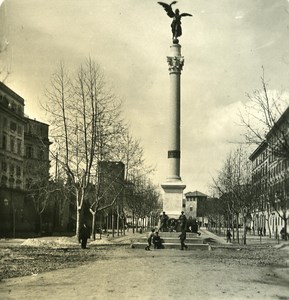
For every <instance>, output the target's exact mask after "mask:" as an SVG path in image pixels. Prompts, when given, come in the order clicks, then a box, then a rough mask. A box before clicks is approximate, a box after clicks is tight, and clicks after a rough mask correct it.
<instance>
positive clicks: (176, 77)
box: [161, 43, 186, 218]
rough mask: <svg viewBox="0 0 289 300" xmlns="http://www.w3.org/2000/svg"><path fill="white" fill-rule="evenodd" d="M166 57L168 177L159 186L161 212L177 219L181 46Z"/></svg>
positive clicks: (180, 189) (179, 205)
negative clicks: (161, 199) (168, 95)
mask: <svg viewBox="0 0 289 300" xmlns="http://www.w3.org/2000/svg"><path fill="white" fill-rule="evenodd" d="M170 48H171V53H170V56H168V57H167V61H168V65H169V74H170V98H169V106H168V107H169V125H168V133H169V138H168V147H169V149H168V176H167V179H166V182H165V183H163V184H162V185H161V186H162V188H163V190H164V198H163V211H165V212H166V214H167V215H168V216H169V217H170V218H177V217H178V216H179V215H180V212H181V211H182V210H183V206H182V204H183V190H184V189H185V187H186V186H185V185H184V184H183V183H182V180H181V177H180V159H181V146H180V144H181V140H180V136H181V71H182V68H183V65H184V58H183V56H182V55H181V45H179V44H178V43H174V44H173V45H171V47H170Z"/></svg>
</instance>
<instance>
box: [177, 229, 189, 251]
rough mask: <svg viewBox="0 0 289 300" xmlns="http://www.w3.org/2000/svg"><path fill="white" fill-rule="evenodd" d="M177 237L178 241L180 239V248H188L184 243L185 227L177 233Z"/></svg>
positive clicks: (185, 236)
mask: <svg viewBox="0 0 289 300" xmlns="http://www.w3.org/2000/svg"><path fill="white" fill-rule="evenodd" d="M179 238H180V241H181V250H184V248H185V249H187V248H188V246H187V245H185V240H186V238H187V232H186V229H183V230H182V232H181V234H180V235H179Z"/></svg>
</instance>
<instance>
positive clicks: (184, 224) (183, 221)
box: [179, 211, 187, 231]
mask: <svg viewBox="0 0 289 300" xmlns="http://www.w3.org/2000/svg"><path fill="white" fill-rule="evenodd" d="M179 222H180V227H181V231H182V230H183V229H186V228H187V217H186V215H185V214H184V212H183V211H182V212H181V214H180V216H179Z"/></svg>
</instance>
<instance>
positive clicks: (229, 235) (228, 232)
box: [226, 229, 232, 243]
mask: <svg viewBox="0 0 289 300" xmlns="http://www.w3.org/2000/svg"><path fill="white" fill-rule="evenodd" d="M226 237H227V243H229V242H230V243H231V242H232V239H231V237H232V234H231V231H230V230H229V229H228V230H227V233H226Z"/></svg>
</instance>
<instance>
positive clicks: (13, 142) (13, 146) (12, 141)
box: [10, 136, 15, 153]
mask: <svg viewBox="0 0 289 300" xmlns="http://www.w3.org/2000/svg"><path fill="white" fill-rule="evenodd" d="M10 151H11V152H12V153H14V152H15V139H14V137H12V136H11V137H10Z"/></svg>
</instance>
